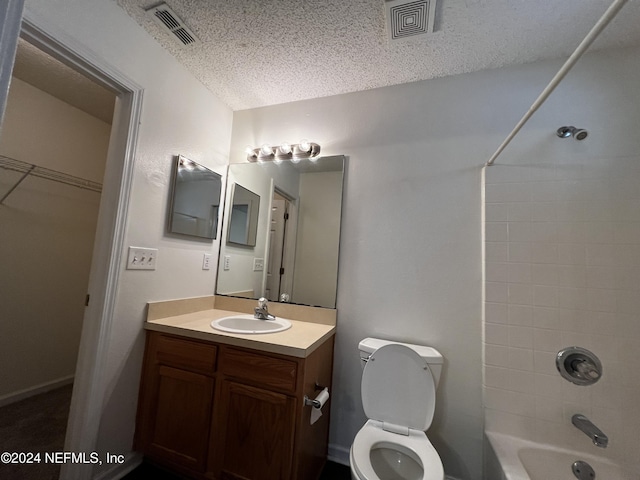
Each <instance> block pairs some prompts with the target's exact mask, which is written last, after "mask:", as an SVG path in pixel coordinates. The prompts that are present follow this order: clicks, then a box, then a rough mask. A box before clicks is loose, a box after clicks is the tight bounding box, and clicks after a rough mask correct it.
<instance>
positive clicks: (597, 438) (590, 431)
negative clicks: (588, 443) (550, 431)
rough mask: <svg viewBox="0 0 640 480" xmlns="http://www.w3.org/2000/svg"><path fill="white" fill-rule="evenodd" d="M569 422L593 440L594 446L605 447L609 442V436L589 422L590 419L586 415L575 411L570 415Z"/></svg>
mask: <svg viewBox="0 0 640 480" xmlns="http://www.w3.org/2000/svg"><path fill="white" fill-rule="evenodd" d="M571 423H573V424H574V425H575V426H576V428H578V429H579V430H581V431H582V432H584V433H585V435H587V436H588V437H589V438H590V439H591V440H593V444H594V445H595V446H596V447H600V448H607V445H608V444H609V437H607V436H606V435H605V434H604V433H602V431H601V430H600V429H599V428H598V427H596V426H595V425H594V424H593V423H591V420H589V419H588V418H587V417H585V416H584V415H580V414H579V413H576V414H575V415H574V416H573V417H571Z"/></svg>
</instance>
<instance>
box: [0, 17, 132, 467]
mask: <svg viewBox="0 0 640 480" xmlns="http://www.w3.org/2000/svg"><path fill="white" fill-rule="evenodd" d="M45 21H46V20H44V19H40V18H36V17H34V16H32V15H31V14H30V13H29V12H28V11H25V15H24V17H23V19H22V31H21V34H20V36H21V37H22V38H23V39H25V40H27V41H28V42H29V43H31V44H32V45H34V46H36V47H37V48H39V49H40V50H42V51H44V52H46V53H48V54H49V55H51V56H52V57H54V58H55V59H57V60H59V61H61V62H62V63H64V64H66V65H67V66H69V67H71V68H72V69H74V70H76V71H77V72H80V73H82V74H83V75H84V76H86V77H88V78H90V79H91V80H93V81H94V82H95V83H98V84H99V85H101V86H102V87H104V88H106V89H107V90H109V91H111V92H112V93H113V94H114V95H115V96H116V102H115V110H114V116H113V124H112V129H111V135H110V138H109V142H108V153H107V159H106V163H105V172H104V182H103V189H102V194H101V199H100V207H99V213H98V220H97V226H96V231H95V242H94V247H93V252H92V258H91V267H90V274H89V287H88V294H89V295H90V302H89V305H88V306H87V307H85V311H84V319H83V322H82V333H81V336H80V344H79V352H78V361H77V364H76V371H75V377H74V386H73V394H72V398H71V407H70V413H69V420H68V424H67V432H66V439H65V446H64V450H65V451H74V452H82V451H92V450H94V449H95V446H96V442H97V435H98V428H99V424H100V419H101V413H102V409H101V406H102V399H103V396H104V391H105V384H104V381H105V380H104V378H103V377H102V372H103V371H104V365H105V362H106V357H107V345H108V340H109V334H110V329H111V325H112V323H113V316H114V310H115V294H116V290H117V285H118V280H119V270H120V268H119V265H120V263H121V260H122V251H123V249H124V232H125V226H126V220H127V211H128V203H129V197H130V190H131V183H132V178H133V170H134V154H135V149H136V143H137V137H138V128H139V124H140V116H141V111H142V94H143V90H142V88H141V87H140V86H138V85H137V84H136V83H135V82H133V81H132V80H131V79H129V78H128V77H125V76H124V75H122V74H121V73H120V72H119V71H118V70H116V69H115V68H113V67H112V66H111V65H110V64H109V63H108V62H106V61H105V60H104V59H102V58H99V57H96V56H95V55H94V54H92V53H91V52H87V51H86V49H85V47H84V46H83V45H82V44H80V43H78V42H77V41H75V40H74V39H72V38H69V37H67V36H66V35H65V34H64V32H62V31H59V30H55V27H52V26H50V25H49V26H47V27H43V22H45ZM45 24H46V23H45ZM0 64H1V65H0V66H1V67H2V68H4V69H7V68H9V69H10V67H11V64H12V58H7V57H4V58H2V59H0ZM3 102H4V100H3ZM91 470H92V466H91V465H90V464H71V463H69V464H64V465H62V469H61V474H60V478H62V479H68V478H87V477H89V476H90V475H91Z"/></svg>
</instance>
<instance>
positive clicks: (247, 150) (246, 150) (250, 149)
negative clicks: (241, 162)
mask: <svg viewBox="0 0 640 480" xmlns="http://www.w3.org/2000/svg"><path fill="white" fill-rule="evenodd" d="M244 153H246V154H247V155H253V147H252V146H251V145H247V146H246V147H244Z"/></svg>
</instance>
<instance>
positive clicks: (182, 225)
mask: <svg viewBox="0 0 640 480" xmlns="http://www.w3.org/2000/svg"><path fill="white" fill-rule="evenodd" d="M221 191H222V180H221V176H220V175H219V174H217V173H215V172H214V171H212V170H209V169H208V168H206V167H203V166H202V165H200V164H198V163H196V162H194V161H192V160H189V159H188V158H186V157H183V156H182V155H178V158H177V159H176V164H175V169H174V177H173V190H172V193H171V195H170V197H169V198H170V202H171V205H170V207H169V221H168V222H167V223H168V227H167V230H168V231H169V232H170V233H179V234H181V235H191V236H194V237H200V238H207V239H215V238H216V232H217V231H218V215H219V210H220V193H221Z"/></svg>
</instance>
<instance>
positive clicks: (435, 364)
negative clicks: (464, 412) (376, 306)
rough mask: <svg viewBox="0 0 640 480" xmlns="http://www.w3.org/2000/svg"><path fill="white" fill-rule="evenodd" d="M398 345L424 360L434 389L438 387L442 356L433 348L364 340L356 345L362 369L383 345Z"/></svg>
mask: <svg viewBox="0 0 640 480" xmlns="http://www.w3.org/2000/svg"><path fill="white" fill-rule="evenodd" d="M391 343H393V344H398V345H404V346H405V347H409V348H410V349H412V350H413V351H415V352H416V353H417V354H418V355H420V356H421V357H422V358H424V359H425V361H426V362H427V364H428V365H429V369H430V370H431V374H432V375H433V379H434V381H435V384H436V388H437V387H438V383H439V382H440V375H441V374H442V355H441V354H440V352H438V351H437V350H436V349H435V348H433V347H426V346H424V345H414V344H411V343H402V342H395V341H393V340H383V339H381V338H371V337H368V338H365V339H364V340H362V341H361V342H360V343H359V344H358V349H359V350H360V360H361V363H362V368H364V365H365V363H366V361H367V359H368V358H369V356H370V355H371V354H372V353H373V352H375V351H376V350H377V349H378V348H380V347H382V346H383V345H389V344H391Z"/></svg>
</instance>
